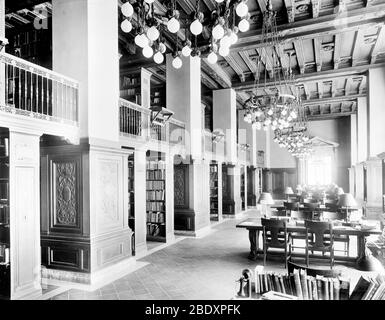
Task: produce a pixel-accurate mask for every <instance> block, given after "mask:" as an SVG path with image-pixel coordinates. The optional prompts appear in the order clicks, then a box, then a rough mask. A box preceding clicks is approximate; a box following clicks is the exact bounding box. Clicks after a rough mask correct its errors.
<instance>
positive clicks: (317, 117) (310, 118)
mask: <svg viewBox="0 0 385 320" xmlns="http://www.w3.org/2000/svg"><path fill="white" fill-rule="evenodd" d="M355 113H356V112H355V111H350V112H339V113H329V114H320V115H308V116H307V120H308V121H320V120H330V119H335V118H340V117H346V116H350V115H352V114H355Z"/></svg>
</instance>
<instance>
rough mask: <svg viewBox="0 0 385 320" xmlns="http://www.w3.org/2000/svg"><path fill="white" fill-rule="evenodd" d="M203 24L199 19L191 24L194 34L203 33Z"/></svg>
mask: <svg viewBox="0 0 385 320" xmlns="http://www.w3.org/2000/svg"><path fill="white" fill-rule="evenodd" d="M202 30H203V26H202V23H201V22H200V21H199V19H195V20H194V21H193V23H192V24H191V25H190V31H191V33H192V34H193V35H195V36H197V35H199V34H201V33H202Z"/></svg>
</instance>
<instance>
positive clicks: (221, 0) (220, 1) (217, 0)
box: [215, 0, 224, 3]
mask: <svg viewBox="0 0 385 320" xmlns="http://www.w3.org/2000/svg"><path fill="white" fill-rule="evenodd" d="M223 1H224V0H215V2H218V3H222V2H223Z"/></svg>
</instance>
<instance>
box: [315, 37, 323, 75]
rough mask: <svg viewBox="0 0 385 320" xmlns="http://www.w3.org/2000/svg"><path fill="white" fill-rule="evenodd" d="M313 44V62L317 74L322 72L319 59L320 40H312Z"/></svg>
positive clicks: (320, 59)
mask: <svg viewBox="0 0 385 320" xmlns="http://www.w3.org/2000/svg"><path fill="white" fill-rule="evenodd" d="M313 44H314V60H315V65H316V70H317V72H320V71H321V70H322V57H321V50H322V48H321V39H320V38H315V39H313Z"/></svg>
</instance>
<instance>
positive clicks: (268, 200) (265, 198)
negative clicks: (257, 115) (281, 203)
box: [258, 192, 274, 217]
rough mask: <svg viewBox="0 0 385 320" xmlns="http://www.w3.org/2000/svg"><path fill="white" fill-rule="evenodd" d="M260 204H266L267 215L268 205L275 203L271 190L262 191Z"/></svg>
mask: <svg viewBox="0 0 385 320" xmlns="http://www.w3.org/2000/svg"><path fill="white" fill-rule="evenodd" d="M258 204H262V205H265V206H264V207H265V214H264V216H265V217H267V206H268V205H271V204H274V200H273V197H272V196H271V194H270V193H269V192H262V193H261V195H260V196H259V199H258Z"/></svg>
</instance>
